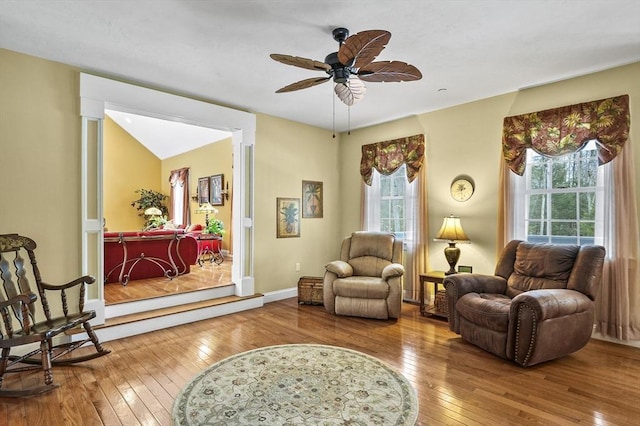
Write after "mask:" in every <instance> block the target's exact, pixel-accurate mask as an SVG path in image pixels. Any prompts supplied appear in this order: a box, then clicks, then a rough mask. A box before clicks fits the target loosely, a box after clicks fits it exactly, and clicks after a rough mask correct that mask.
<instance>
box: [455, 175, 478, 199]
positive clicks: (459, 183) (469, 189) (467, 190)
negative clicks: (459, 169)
mask: <svg viewBox="0 0 640 426" xmlns="http://www.w3.org/2000/svg"><path fill="white" fill-rule="evenodd" d="M474 189H475V187H474V185H473V180H472V179H471V178H470V177H462V176H459V177H457V178H455V179H454V180H453V182H452V183H451V197H452V198H453V199H454V200H456V201H467V200H468V199H469V198H471V196H472V195H473V191H474Z"/></svg>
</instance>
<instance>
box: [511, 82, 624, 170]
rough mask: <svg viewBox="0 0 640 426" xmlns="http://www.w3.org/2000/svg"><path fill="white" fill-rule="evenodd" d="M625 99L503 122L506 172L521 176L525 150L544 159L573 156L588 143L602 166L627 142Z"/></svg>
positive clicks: (536, 113) (586, 104)
mask: <svg viewBox="0 0 640 426" xmlns="http://www.w3.org/2000/svg"><path fill="white" fill-rule="evenodd" d="M630 121H631V117H630V114H629V95H622V96H617V97H613V98H608V99H601V100H598V101H592V102H585V103H581V104H575V105H569V106H564V107H560V108H553V109H548V110H545V111H537V112H532V113H528V114H522V115H514V116H511V117H506V118H505V119H504V125H503V133H502V155H503V157H504V159H505V161H506V163H507V166H508V167H509V169H511V170H512V171H513V172H514V173H516V174H517V175H519V176H522V175H523V173H524V169H525V166H526V155H527V148H531V149H533V150H534V151H536V152H537V153H539V154H542V155H546V156H559V155H564V154H568V153H570V152H575V151H577V150H579V149H580V148H582V146H584V145H585V144H586V143H587V142H589V141H590V140H592V139H595V140H597V142H598V162H599V164H601V165H602V164H606V163H608V162H609V161H611V160H613V159H614V158H615V157H616V156H617V155H618V154H619V153H620V151H621V150H622V147H623V146H624V144H625V142H626V141H627V139H628V138H629V126H630Z"/></svg>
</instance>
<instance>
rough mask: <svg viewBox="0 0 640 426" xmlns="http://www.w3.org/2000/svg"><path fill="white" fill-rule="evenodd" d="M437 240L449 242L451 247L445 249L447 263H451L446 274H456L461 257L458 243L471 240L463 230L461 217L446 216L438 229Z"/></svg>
mask: <svg viewBox="0 0 640 426" xmlns="http://www.w3.org/2000/svg"><path fill="white" fill-rule="evenodd" d="M435 240H436V241H448V242H449V247H446V248H445V249H444V257H445V258H446V259H447V263H449V270H448V271H447V272H445V273H444V274H445V275H451V274H455V273H456V263H458V259H460V249H459V248H458V247H456V243H463V242H465V243H466V242H469V241H470V240H469V237H467V234H465V233H464V231H463V230H462V225H461V224H460V218H459V217H457V216H453V215H451V216H448V217H445V218H444V221H443V222H442V228H440V231H438V235H437V236H436V238H435Z"/></svg>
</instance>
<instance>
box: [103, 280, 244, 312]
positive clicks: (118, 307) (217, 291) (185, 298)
mask: <svg viewBox="0 0 640 426" xmlns="http://www.w3.org/2000/svg"><path fill="white" fill-rule="evenodd" d="M234 294H235V286H234V285H228V286H223V287H216V288H209V289H206V290H198V291H192V292H189V293H181V294H174V295H171V296H163V297H156V298H153V299H147V300H138V301H135V302H128V303H118V304H115V305H107V306H106V307H105V318H107V319H109V318H116V317H121V316H124V315H130V314H137V313H140V312H148V311H153V310H156V309H162V308H166V307H168V306H179V305H185V304H187V303H193V302H201V301H203V300H211V299H217V298H219V297H226V296H233V295H234Z"/></svg>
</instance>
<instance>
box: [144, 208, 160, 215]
mask: <svg viewBox="0 0 640 426" xmlns="http://www.w3.org/2000/svg"><path fill="white" fill-rule="evenodd" d="M144 214H146V215H147V216H161V215H162V211H161V210H160V209H159V208H157V207H149V208H148V209H146V210H145V211H144Z"/></svg>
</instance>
